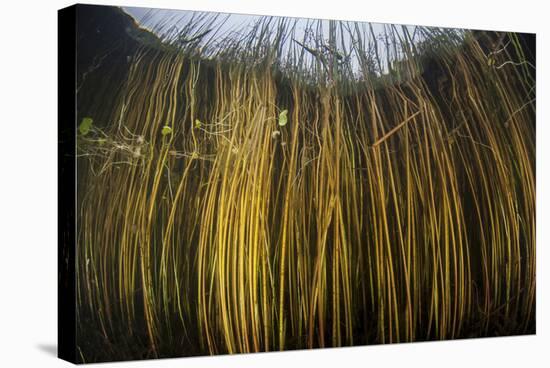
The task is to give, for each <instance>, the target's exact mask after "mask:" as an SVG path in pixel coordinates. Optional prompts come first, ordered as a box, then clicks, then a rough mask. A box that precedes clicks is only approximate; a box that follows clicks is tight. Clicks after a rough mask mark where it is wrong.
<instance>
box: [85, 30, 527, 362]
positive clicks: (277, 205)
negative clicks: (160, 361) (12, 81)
mask: <svg viewBox="0 0 550 368" xmlns="http://www.w3.org/2000/svg"><path fill="white" fill-rule="evenodd" d="M430 35H431V36H433V38H434V39H435V38H436V36H438V35H437V34H436V33H435V32H434V33H433V34H430V33H428V36H427V39H428V40H429V39H430ZM192 36H193V35H192V34H189V35H188V37H187V38H189V37H192ZM355 36H357V35H355ZM509 37H511V38H512V39H514V35H509ZM438 40H439V41H441V39H440V38H438ZM445 45H451V42H447V43H446V44H445ZM393 46H395V47H400V48H402V49H403V50H404V52H405V51H406V50H409V49H411V45H410V44H409V43H408V42H405V41H403V42H401V43H400V42H397V41H394V43H393ZM446 47H448V50H446V49H444V48H442V49H441V50H439V52H440V54H439V56H440V60H439V68H440V70H441V71H442V76H443V77H444V84H445V86H444V87H443V86H442V85H441V84H439V85H438V86H436V87H435V89H434V87H433V86H430V85H429V84H428V82H427V81H426V79H425V78H424V76H423V75H422V74H420V73H418V72H417V73H416V74H413V75H412V76H411V77H410V78H409V79H407V80H404V81H398V82H395V80H392V81H391V82H387V83H383V84H379V81H380V79H382V78H383V76H380V75H378V76H374V75H372V74H368V73H367V71H366V69H364V80H365V83H363V84H361V83H355V84H350V83H344V80H343V79H345V78H344V76H343V72H342V73H341V74H333V75H331V76H330V78H328V79H325V81H324V82H320V83H318V84H307V83H304V81H303V80H301V79H300V78H298V77H296V75H297V74H292V73H290V74H289V75H290V77H289V78H288V79H286V80H285V79H282V78H281V77H280V75H279V74H277V73H275V72H274V71H273V69H271V68H270V66H269V64H261V63H260V64H259V66H255V67H248V66H246V65H243V64H242V63H228V62H225V61H224V60H223V59H220V60H218V59H214V60H204V59H202V58H197V57H190V56H189V55H188V54H186V53H182V52H172V51H165V52H161V51H158V50H155V49H148V48H144V49H142V50H140V51H139V52H138V53H137V54H136V55H135V57H133V58H132V63H131V67H130V70H129V74H128V77H127V84H126V86H125V87H124V90H123V93H121V94H120V98H119V100H118V103H117V107H116V109H115V110H114V111H112V112H111V119H110V120H109V121H108V122H105V127H104V128H103V132H104V134H105V136H107V137H108V138H107V143H106V144H105V143H103V144H102V147H100V148H98V147H97V144H96V143H94V142H92V141H91V140H90V139H88V141H87V140H86V138H85V137H80V138H79V139H80V142H79V144H80V147H81V150H82V152H81V153H82V154H83V157H82V158H81V159H80V161H79V165H81V166H79V167H81V168H82V170H83V174H82V177H81V179H80V180H81V185H82V186H81V188H82V190H81V192H82V193H84V194H83V195H82V197H81V198H80V200H79V210H80V219H79V237H78V265H77V266H78V267H77V268H78V305H79V333H81V334H93V333H94V332H93V331H98V333H97V334H98V336H97V338H96V341H97V344H98V345H97V346H101V347H102V349H100V350H98V349H97V346H95V347H94V346H85V345H83V346H80V347H79V349H80V351H81V354H82V356H83V357H86V359H88V360H101V359H106V358H105V356H107V355H108V354H111V356H112V355H115V356H117V357H120V358H124V357H132V358H135V357H162V356H171V355H195V354H203V353H208V354H217V353H239V352H255V351H270V350H283V349H296V348H314V347H325V346H342V345H357V344H373V343H392V342H404V341H421V340H429V339H447V338H460V337H471V336H488V335H493V334H511V333H514V334H515V333H522V332H524V331H526V332H528V331H530V329H531V328H532V326H533V320H534V310H535V309H534V308H535V176H534V175H535V166H534V158H535V126H534V106H533V104H528V105H527V106H525V103H526V101H532V98H531V97H530V96H529V92H527V91H528V90H529V89H530V88H531V85H530V83H531V81H530V80H528V79H526V75H528V73H527V74H526V72H525V69H522V68H527V67H528V66H525V65H522V66H519V65H515V64H513V65H512V64H505V63H506V61H507V58H508V57H510V55H511V53H509V52H508V51H506V52H503V53H500V54H499V55H496V56H495V57H497V58H500V59H498V60H500V64H498V65H502V68H495V67H491V65H489V63H488V62H487V57H486V54H485V53H484V52H483V50H482V49H481V47H480V45H479V44H478V42H477V41H476V40H475V39H474V38H473V37H471V35H468V34H467V35H466V36H465V38H464V43H463V44H462V45H460V46H459V47H457V46H446ZM516 52H517V51H516ZM266 58H267V59H266V60H272V59H270V58H272V55H271V56H270V54H269V53H268V54H267V56H266ZM312 62H313V63H315V61H314V60H313V61H312ZM312 65H313V64H312ZM407 67H408V68H414V66H413V65H412V64H410V63H409V64H408V66H407ZM312 68H314V67H312ZM322 70H324V69H317V72H318V73H321V72H322ZM527 72H529V70H527ZM293 75H294V77H293ZM443 77H442V78H443ZM321 79H322V78H321ZM438 83H439V82H438ZM350 85H351V87H350ZM438 88H439V89H438ZM437 91H438V92H437ZM98 98H99V99H101V98H103V97H102V96H99V97H98ZM100 108H101V106H100V104H99V103H98V105H96V106H93V105H90V106H89V113H90V114H93V111H94V109H100ZM282 110H288V124H286V125H283V126H280V125H279V124H278V115H279V113H280V112H281V111H282ZM413 119H414V124H410V122H412V120H413ZM396 122H400V123H398V124H396ZM164 127H169V128H170V133H168V134H164V131H163V128H164ZM124 147H126V148H125V149H122V148H124ZM86 336H89V335H86ZM102 354H103V355H102Z"/></svg>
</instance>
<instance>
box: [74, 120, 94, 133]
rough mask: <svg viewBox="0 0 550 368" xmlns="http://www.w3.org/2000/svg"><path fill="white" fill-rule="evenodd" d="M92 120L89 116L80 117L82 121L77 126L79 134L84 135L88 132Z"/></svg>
mask: <svg viewBox="0 0 550 368" xmlns="http://www.w3.org/2000/svg"><path fill="white" fill-rule="evenodd" d="M93 122H94V120H93V119H92V118H90V117H85V118H82V121H81V122H80V125H79V126H78V130H79V131H80V134H82V135H86V134H88V133H89V132H90V129H91V128H92V124H93Z"/></svg>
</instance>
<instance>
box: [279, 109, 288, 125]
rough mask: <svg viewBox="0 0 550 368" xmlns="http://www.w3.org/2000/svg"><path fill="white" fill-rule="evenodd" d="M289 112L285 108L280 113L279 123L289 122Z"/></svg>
mask: <svg viewBox="0 0 550 368" xmlns="http://www.w3.org/2000/svg"><path fill="white" fill-rule="evenodd" d="M287 114H288V110H283V111H281V113H280V114H279V125H280V126H285V125H286V123H287V122H288V117H287Z"/></svg>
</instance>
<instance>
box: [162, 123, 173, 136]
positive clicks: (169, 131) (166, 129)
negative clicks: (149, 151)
mask: <svg viewBox="0 0 550 368" xmlns="http://www.w3.org/2000/svg"><path fill="white" fill-rule="evenodd" d="M160 133H161V134H162V135H163V136H164V135H168V134H172V128H170V127H169V126H168V125H165V126H163V127H162V130H161V131H160Z"/></svg>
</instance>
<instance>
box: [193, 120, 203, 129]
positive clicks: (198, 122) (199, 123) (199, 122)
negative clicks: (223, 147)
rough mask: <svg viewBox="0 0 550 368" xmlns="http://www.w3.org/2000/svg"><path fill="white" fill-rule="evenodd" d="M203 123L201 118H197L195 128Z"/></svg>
mask: <svg viewBox="0 0 550 368" xmlns="http://www.w3.org/2000/svg"><path fill="white" fill-rule="evenodd" d="M201 125H202V123H201V121H200V120H199V119H195V128H200V127H201Z"/></svg>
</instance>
